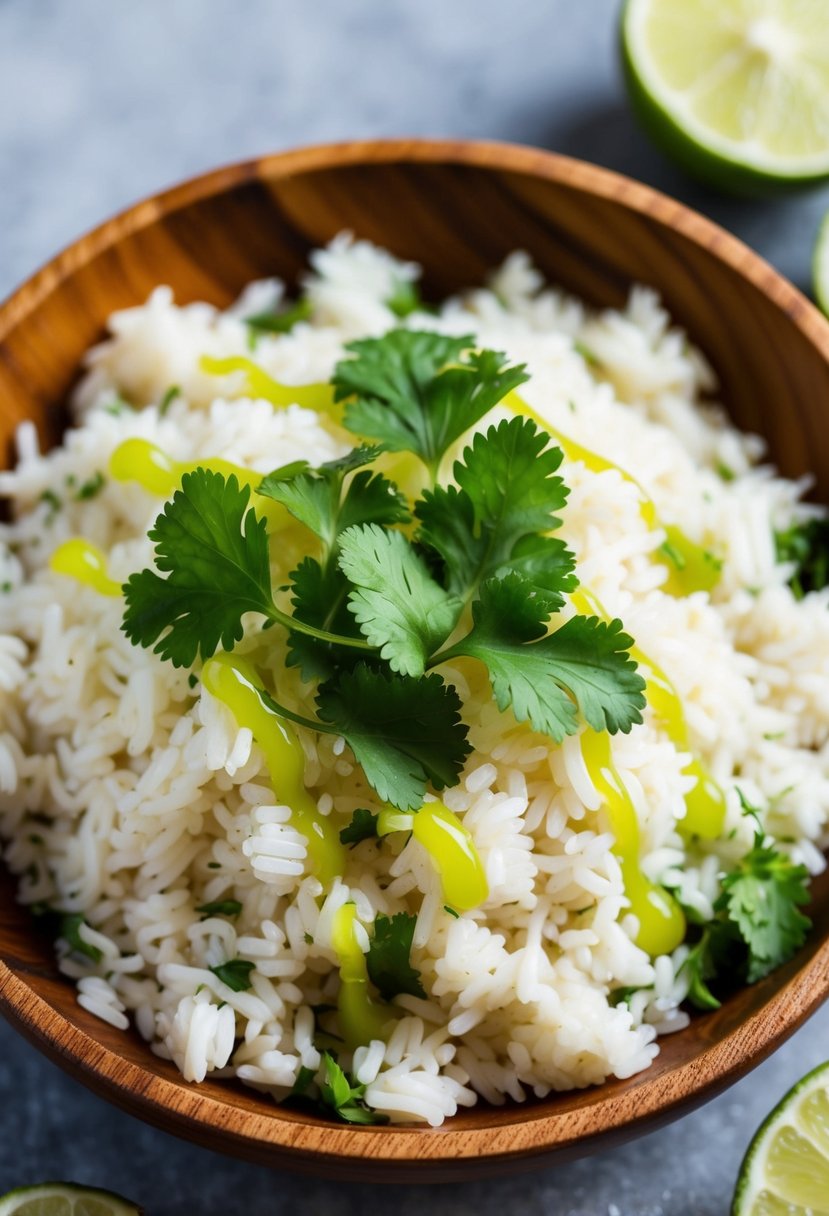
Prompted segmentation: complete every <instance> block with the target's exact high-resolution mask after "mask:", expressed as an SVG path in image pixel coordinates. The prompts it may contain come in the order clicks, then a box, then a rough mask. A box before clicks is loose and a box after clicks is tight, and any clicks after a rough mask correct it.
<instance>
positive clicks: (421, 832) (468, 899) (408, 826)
mask: <svg viewBox="0 0 829 1216" xmlns="http://www.w3.org/2000/svg"><path fill="white" fill-rule="evenodd" d="M398 831H410V832H412V834H413V835H414V838H415V840H417V841H419V842H420V843H421V844H422V845H423V847H424V849H425V850H426V851H427V853H428V854H429V856H430V857H431V858H432V860H433V861H434V863H435V868H436V869H437V872H438V874H439V875H440V880H441V886H442V887H443V898H444V899H445V900H446V902H447V904H449V906H450V907H451V908H455V909H457V910H458V911H459V912H466V911H468V910H469V909H470V908H478V907H480V905H481V904H482V903H484V901H485V900H486V898H487V896H488V895H489V887H488V886H487V881H486V874H485V873H484V867H483V863H482V862H481V858H480V855H479V853H478V850H477V849H476V848H475V842H474V841H473V839H472V837H471V835H470V834H469V831H468V829H467V828H465V827H464V826H463V824H462V823H461V821H460V819H459V818H458V816H457V815H455V814H453V812H452V811H450V810H449V809H448V807H445V806H444V805H443V803H442V802H425V803H424V804H423V806H422V807H421V808H420V810H419V811H417V812H416V813H415V814H413V815H409V814H405V813H401V812H400V811H395V810H392V809H391V808H387V809H385V810H382V811H381V812H380V818H379V820H378V823H377V832H378V835H380V836H386V835H388V833H389V832H398Z"/></svg>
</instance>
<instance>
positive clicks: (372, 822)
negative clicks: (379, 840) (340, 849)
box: [340, 807, 379, 848]
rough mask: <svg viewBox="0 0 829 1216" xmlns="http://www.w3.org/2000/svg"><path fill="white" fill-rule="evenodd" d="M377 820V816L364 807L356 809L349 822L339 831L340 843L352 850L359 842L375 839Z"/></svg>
mask: <svg viewBox="0 0 829 1216" xmlns="http://www.w3.org/2000/svg"><path fill="white" fill-rule="evenodd" d="M378 819H379V815H375V814H373V813H372V812H371V811H369V810H367V809H366V808H365V807H358V808H357V810H356V811H355V812H354V814H353V815H352V816H351V822H350V823H349V824H348V825H347V826H346V827H344V828H342V829H341V830H340V842H341V843H342V844H347V845H350V846H351V847H352V848H353V847H354V845H356V844H359V843H360V841H361V840H370V839H371V838H372V837H376V836H377V820H378Z"/></svg>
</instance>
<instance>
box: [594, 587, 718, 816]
mask: <svg viewBox="0 0 829 1216" xmlns="http://www.w3.org/2000/svg"><path fill="white" fill-rule="evenodd" d="M570 599H571V601H572V603H573V606H574V608H575V609H576V611H577V612H580V613H583V614H585V615H588V616H590V615H592V616H598V617H600V618H601V619H602V620H605V621H607V620H609V619H610V617H609V615H608V613H607V612H606V611H605V609H604V607H603V606H602V605H601V604H600V603H599V601H598V600H597V599H596V597H595V596H594V595H592V594H591V593H590V592H589V591H586V590H585V589H584V588H583V587H579V588H578V590H577V591H574V592H572V593H571V595H570ZM630 654H631V657H632V658H634V659H635V660H636V662H637V663H638V664H639V665H640V667H641V668H642V669H643V670H642V674H643V676H644V678H645V685H646V687H645V695H646V697H647V700H648V704H649V705H650V707H651V709H652V710H653V712H654V715H655V716H656V717H657V718H658V720H659V722H660V724H661V725H662V728H663V730H664V731H665V733H666V734H667V736H668V738H669V739H670V740H671V742H672V743H673V744H675V746H676V747H677V748H679V749H680V750H681V751H689V750H690V741H689V736H688V723H687V721H686V719H685V711H684V710H683V708H682V700H681V698H680V696H679V693H678V692H677V691H676V689H675V688H674V686H673V684H672V683H671V681H670V680H669V678H668V676H667V675H666V674H665V672H664V671H663V670H662V668H661V667H659V666H658V664H656V663H654V661H653V659H651V658H650V657H649V655H646V654H645V653H644V652H643V651H641V650H640V649H639V647H638V646H632V647H631V649H630ZM682 771H683V772H684V773H686V774H687V775H688V776H691V777H696V784H695V785H694V786H693V788H692V789H690V790H689V791H688V793H687V794H686V795H685V818H684V819H683V820H682V822H681V823H680V824H679V829H680V831H681V832H682V833H683V835H685V836H703V837H705V839H707V840H713V839H714V838H715V837H717V836H719V835H720V833H721V832H722V829H723V824H724V822H725V812H726V804H725V794H724V793H723V791H722V790H721V789H720V787H719V786H718V785H717V783H716V781H715V780H714V778H713V777H712V776H711V774H710V773H709V772H708V769H707V768H706V767H705V764H704V763H703V761H702V760H700V759H699V757H697V756H693V757H692V758H691V760H690V761H689V763H688V764H687V765H686V766H685V768H684V769H683V770H682Z"/></svg>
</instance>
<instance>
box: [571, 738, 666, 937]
mask: <svg viewBox="0 0 829 1216" xmlns="http://www.w3.org/2000/svg"><path fill="white" fill-rule="evenodd" d="M581 752H582V756H583V757H584V762H585V764H586V766H587V769H588V772H589V773H590V779H591V780H592V782H593V784H594V785H595V787H596V790H597V792H598V794H599V796H600V797H601V799H602V801H603V802H604V804H605V807H606V809H607V813H608V817H609V819H610V827H611V831H612V832H613V835H614V836H615V838H616V842H615V844H614V846H613V851H614V853H615V854H616V856H617V857H618V858H619V862H620V865H621V867H622V877H623V879H624V883H625V894H626V895H627V897H628V899H629V900H630V910H631V912H633V913H634V914H635V915H636V917H637V918H638V920H639V932H638V934H637V935H636V944H637V946H640V947H641V948H642V949H643V950H646V951H647V952H648V954H650V955H652V956H655V955H657V954H670V953H671V951H672V950H675V949H676V947H677V946H678V945H679V944H680V942H681V941H682V940H683V939H684V937H685V917H684V916H683V914H682V909H681V908H680V906H679V904H678V903H677V902H676V900H675V899H674V898H673V896H672V895H671V894H670V893H669V892H668V891H666V890H665V889H664V888H663V887H658V886H657V885H656V884H655V883H652V882H651V881H650V879H649V878H646V877H645V875H644V874H643V873H642V869H641V867H640V864H639V821H638V819H637V817H636V808H635V806H634V805H633V801H632V799H631V797H630V794H629V793H628V791H627V789H626V788H625V784H624V782H623V781H622V778H621V777H620V776H619V773H618V772H617V770H616V768H615V766H614V764H613V756H612V754H611V751H610V736H609V735H608V734H607V733H606V731H594V730H590V728H589V727H588V729H587V730H585V732H584V734H583V735H582V737H581Z"/></svg>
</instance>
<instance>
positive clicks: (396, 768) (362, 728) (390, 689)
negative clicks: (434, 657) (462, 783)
mask: <svg viewBox="0 0 829 1216" xmlns="http://www.w3.org/2000/svg"><path fill="white" fill-rule="evenodd" d="M317 705H318V712H319V716H320V718H321V720H322V722H323V723H324V724H325V725H326V729H328V730H333V729H336V730H337V731H339V732H340V733H341V734H342V736H343V737H344V739H345V740H346V742H347V743H348V745H349V747H350V748H351V750H352V751H353V753H354V756H355V758H356V760H357V762H358V764H360V765H361V766H362V769H363V772H364V773H365V776H366V780H367V781H368V783H369V784H370V785H371V787H372V788H373V789H374V790H375V791H376V793H377V795H378V797H379V799H380V800H381V802H390V803H392V805H393V806H396V807H397V808H398V809H399V810H403V811H408V810H411V809H413V808H415V807H419V806H421V805H422V803H423V796H424V794H425V793H426V785H427V782H431V784H432V785H433V786H434V788H435V789H437V790H442V789H443V788H444V787H445V786H447V785H454V784H455V782H456V781H457V779H458V774H459V773H460V771H461V768H462V767H463V762H464V760H465V759H466V757H467V755H468V754H469V750H470V749H469V744H468V743H467V741H466V734H467V731H466V727H465V726H464V725H463V723H462V722H461V720H460V713H459V711H460V701H459V699H458V694H457V693H456V692H455V689H454V688H451V687H449V686H448V685H446V684H444V683H443V681H442V680H441V679H440V677H439V676H437V675H431V676H426V677H425V678H421V679H419V680H418V679H414V678H413V677H412V676H401V675H394V674H392V673H390V672H389V673H387V672H383V671H377V670H374V669H372V668H370V667H367V666H366V665H365V664H364V663H360V664H358V665H357V666H356V667H355V668H354V670H353V671H341V672H339V673H338V675H337V676H336V677H335V678H334V679H333V680H330V681H329V682H327V683H326V684H323V685H322V686H321V687H320V690H319V693H318V695H317Z"/></svg>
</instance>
